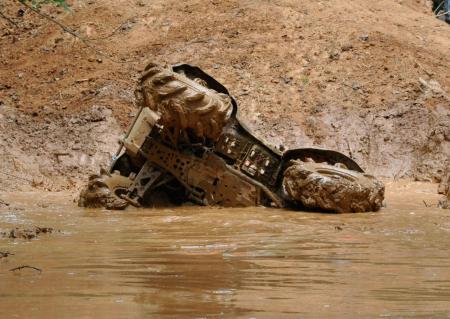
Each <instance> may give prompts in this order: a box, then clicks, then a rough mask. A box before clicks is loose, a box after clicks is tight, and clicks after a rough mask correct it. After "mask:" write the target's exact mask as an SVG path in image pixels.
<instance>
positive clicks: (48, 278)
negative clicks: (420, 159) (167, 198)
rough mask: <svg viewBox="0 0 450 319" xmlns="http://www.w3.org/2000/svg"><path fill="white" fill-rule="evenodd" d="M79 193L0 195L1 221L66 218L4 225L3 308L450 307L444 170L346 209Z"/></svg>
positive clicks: (29, 311)
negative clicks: (141, 205) (365, 208)
mask: <svg viewBox="0 0 450 319" xmlns="http://www.w3.org/2000/svg"><path fill="white" fill-rule="evenodd" d="M37 195H39V196H37ZM72 196H73V195H72V194H69V193H53V194H50V193H39V194H36V193H8V194H7V193H5V194H2V198H4V199H5V200H7V201H8V202H9V203H10V204H11V205H10V207H3V208H1V209H0V231H7V230H10V229H12V228H14V227H21V228H30V227H32V226H33V225H36V224H38V225H46V226H48V227H52V228H54V229H61V232H60V233H55V234H52V235H51V236H39V237H37V238H34V239H32V240H18V241H13V240H10V239H8V238H0V251H3V252H6V251H7V252H10V253H12V254H14V255H10V256H8V257H7V258H1V259H0V283H1V284H0V309H1V316H4V317H5V318H15V317H18V318H26V317H29V318H60V317H62V316H63V317H64V318H91V317H94V316H95V318H100V319H101V318H108V319H109V318H112V317H114V318H144V317H145V318H377V317H385V318H446V317H448V316H449V315H450V308H449V302H448V301H449V300H450V284H449V283H450V265H449V263H448V259H449V257H450V256H449V251H450V249H449V248H450V243H449V241H448V240H447V239H448V237H449V235H450V214H449V212H448V210H443V209H438V208H437V207H436V206H437V202H438V200H439V198H440V197H441V195H438V194H437V184H423V183H413V184H410V183H395V184H392V183H390V182H388V183H386V200H387V207H383V208H382V209H381V210H380V211H379V212H376V213H363V214H344V215H342V214H320V213H306V212H294V211H288V210H281V209H271V208H258V207H253V208H245V209H242V208H239V209H237V208H234V209H228V208H211V207H178V208H170V209H133V208H130V209H129V210H127V211H107V210H100V209H82V208H79V207H77V206H76V204H75V203H74V202H73V198H72ZM17 205H20V208H22V209H20V210H18V209H16V210H15V209H14V207H15V206H17ZM21 266H29V267H25V268H20V267H21ZM32 267H34V268H37V269H39V270H40V271H38V270H36V269H34V268H32ZM13 269H14V271H12V270H13ZM62 314H63V315H62Z"/></svg>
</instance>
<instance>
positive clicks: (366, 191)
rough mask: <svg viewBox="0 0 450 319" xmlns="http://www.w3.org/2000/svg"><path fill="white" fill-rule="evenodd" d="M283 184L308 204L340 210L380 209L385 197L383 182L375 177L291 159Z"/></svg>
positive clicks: (293, 195) (362, 210)
mask: <svg viewBox="0 0 450 319" xmlns="http://www.w3.org/2000/svg"><path fill="white" fill-rule="evenodd" d="M283 186H284V189H285V191H286V192H287V193H288V195H289V196H290V197H291V198H294V199H295V200H296V201H297V202H298V203H299V204H301V205H303V206H305V207H308V208H314V209H317V208H319V209H324V210H328V211H334V212H338V213H349V212H366V211H377V210H379V209H380V208H381V206H382V204H383V200H384V185H383V183H381V182H380V181H378V180H377V179H376V178H374V177H373V176H371V175H368V174H364V173H359V172H356V171H352V170H348V169H344V168H340V167H335V166H331V165H327V164H322V163H305V162H302V161H292V165H291V166H290V167H289V168H288V169H287V170H286V172H285V173H284V178H283Z"/></svg>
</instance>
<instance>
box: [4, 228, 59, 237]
mask: <svg viewBox="0 0 450 319" xmlns="http://www.w3.org/2000/svg"><path fill="white" fill-rule="evenodd" d="M53 231H54V229H53V228H51V227H38V226H34V227H32V228H19V227H14V228H13V229H11V230H10V231H8V232H0V236H2V237H6V238H10V239H18V238H19V239H33V238H36V237H37V236H39V235H40V234H51V233H53Z"/></svg>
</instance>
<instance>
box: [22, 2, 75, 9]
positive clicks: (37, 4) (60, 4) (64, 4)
mask: <svg viewBox="0 0 450 319" xmlns="http://www.w3.org/2000/svg"><path fill="white" fill-rule="evenodd" d="M19 2H20V3H22V4H24V5H27V6H30V7H31V8H33V9H37V10H39V9H40V8H41V7H42V5H45V4H51V5H55V6H57V7H62V8H64V9H66V10H69V6H68V5H67V2H66V0H19Z"/></svg>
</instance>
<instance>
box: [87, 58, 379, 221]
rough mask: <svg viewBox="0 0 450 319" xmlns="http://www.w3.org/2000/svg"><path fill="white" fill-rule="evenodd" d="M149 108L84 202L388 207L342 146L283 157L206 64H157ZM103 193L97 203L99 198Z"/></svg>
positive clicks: (143, 97) (149, 80) (148, 82)
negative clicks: (243, 118) (240, 113)
mask: <svg viewBox="0 0 450 319" xmlns="http://www.w3.org/2000/svg"><path fill="white" fill-rule="evenodd" d="M137 98H138V103H139V104H140V106H141V109H140V112H139V114H138V115H137V117H136V119H135V121H134V123H133V124H132V125H131V127H130V129H129V131H128V134H127V135H126V137H125V138H124V139H123V140H122V141H121V144H122V147H121V149H120V150H119V151H118V154H117V156H116V159H115V160H114V162H113V164H112V165H111V168H110V169H109V170H108V171H102V172H101V174H100V175H98V176H94V177H92V178H91V179H90V181H89V184H88V186H87V187H86V188H85V189H84V190H83V191H82V193H81V196H80V201H79V204H80V206H95V205H97V206H105V207H107V208H110V209H114V208H116V209H123V208H125V207H126V206H127V205H129V204H131V205H133V206H154V205H157V204H158V203H159V202H161V198H165V199H166V200H168V201H171V202H173V203H174V204H180V203H183V202H186V201H190V202H194V203H197V204H200V205H220V206H231V207H235V206H254V205H264V206H272V207H297V208H298V207H307V208H312V209H322V210H328V211H335V212H363V211H376V210H378V209H379V208H380V207H381V205H382V201H383V198H384V186H383V184H382V183H381V182H379V181H378V180H376V179H375V178H374V177H372V176H370V175H367V174H365V173H364V172H363V170H362V169H361V168H360V167H359V166H358V165H357V164H356V163H355V162H354V161H353V160H352V159H350V158H348V157H346V156H345V155H343V154H340V153H338V152H334V151H329V150H322V149H314V148H306V149H297V150H289V151H287V152H284V153H282V152H281V151H279V150H278V149H275V148H272V147H270V146H268V145H267V144H266V143H265V142H264V141H261V140H259V139H257V138H256V137H255V136H253V135H252V134H251V133H250V131H249V130H248V129H247V128H246V127H245V125H243V124H242V123H241V122H240V121H239V119H238V117H237V104H236V101H235V100H234V99H233V98H232V97H231V95H230V94H229V93H228V91H227V89H226V88H225V87H223V86H222V85H221V84H220V83H218V82H217V81H216V80H214V79H213V78H211V77H210V76H209V75H207V74H205V73H204V72H203V71H201V70H200V69H198V68H196V67H192V66H189V65H176V66H173V67H172V68H169V69H166V68H162V67H160V66H157V65H154V64H150V65H149V66H148V67H147V68H146V69H145V72H144V74H143V76H142V78H141V82H140V86H139V88H138V90H137ZM95 198H97V200H95Z"/></svg>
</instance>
